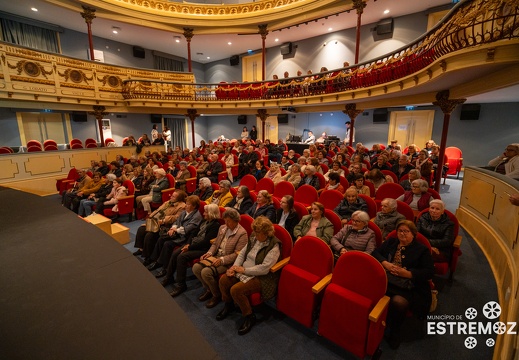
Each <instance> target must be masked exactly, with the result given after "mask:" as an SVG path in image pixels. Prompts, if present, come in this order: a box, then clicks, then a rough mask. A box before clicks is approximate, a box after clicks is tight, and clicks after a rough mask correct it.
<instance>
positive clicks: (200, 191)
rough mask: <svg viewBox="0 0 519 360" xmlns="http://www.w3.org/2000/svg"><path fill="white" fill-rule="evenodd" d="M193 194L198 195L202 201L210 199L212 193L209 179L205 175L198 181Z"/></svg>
mask: <svg viewBox="0 0 519 360" xmlns="http://www.w3.org/2000/svg"><path fill="white" fill-rule="evenodd" d="M193 195H196V196H198V197H199V198H200V200H202V201H206V200H208V199H210V198H211V196H212V195H213V188H212V186H211V180H209V178H206V177H203V178H201V179H200V180H199V182H198V188H197V189H196V190H195V191H194V192H193Z"/></svg>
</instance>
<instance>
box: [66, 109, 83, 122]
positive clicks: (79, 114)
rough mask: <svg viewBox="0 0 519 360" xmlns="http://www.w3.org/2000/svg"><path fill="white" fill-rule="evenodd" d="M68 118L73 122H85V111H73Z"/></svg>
mask: <svg viewBox="0 0 519 360" xmlns="http://www.w3.org/2000/svg"><path fill="white" fill-rule="evenodd" d="M70 119H71V120H72V121H75V122H86V121H87V113H86V112H85V111H74V112H73V113H71V114H70Z"/></svg>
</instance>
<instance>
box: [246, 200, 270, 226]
mask: <svg viewBox="0 0 519 360" xmlns="http://www.w3.org/2000/svg"><path fill="white" fill-rule="evenodd" d="M247 215H250V216H251V217H252V218H253V219H256V218H257V217H258V216H262V215H263V216H265V217H266V218H268V219H269V220H270V221H272V222H273V223H274V222H275V221H276V209H275V208H274V205H272V204H268V205H267V204H266V205H263V206H260V207H259V208H258V203H257V202H255V203H254V204H252V206H251V208H250V209H249V211H247Z"/></svg>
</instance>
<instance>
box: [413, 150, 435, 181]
mask: <svg viewBox="0 0 519 360" xmlns="http://www.w3.org/2000/svg"><path fill="white" fill-rule="evenodd" d="M411 164H412V165H414V167H415V168H416V169H417V170H419V171H420V174H421V176H423V177H424V178H425V179H426V181H427V182H428V181H429V179H430V178H431V172H432V169H433V163H432V161H431V160H430V159H429V153H428V152H427V150H420V152H419V153H418V157H417V158H415V159H414V160H412V161H411Z"/></svg>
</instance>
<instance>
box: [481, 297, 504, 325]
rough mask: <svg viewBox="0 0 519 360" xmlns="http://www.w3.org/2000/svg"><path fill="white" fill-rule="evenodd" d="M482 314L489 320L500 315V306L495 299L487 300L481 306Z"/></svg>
mask: <svg viewBox="0 0 519 360" xmlns="http://www.w3.org/2000/svg"><path fill="white" fill-rule="evenodd" d="M483 315H485V317H486V318H487V319H489V320H492V319H497V318H498V317H499V315H501V306H499V304H498V303H497V302H495V301H489V302H487V303H486V304H485V306H483Z"/></svg>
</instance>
